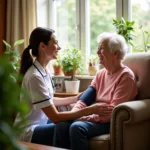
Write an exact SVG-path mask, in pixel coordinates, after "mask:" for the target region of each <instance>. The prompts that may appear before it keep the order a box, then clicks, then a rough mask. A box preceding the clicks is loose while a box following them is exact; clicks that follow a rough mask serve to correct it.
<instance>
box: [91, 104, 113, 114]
mask: <svg viewBox="0 0 150 150" xmlns="http://www.w3.org/2000/svg"><path fill="white" fill-rule="evenodd" d="M92 107H93V113H94V114H98V115H101V116H102V115H103V116H109V115H110V114H111V113H112V110H113V108H114V107H113V106H110V105H108V104H100V103H95V104H93V105H92Z"/></svg>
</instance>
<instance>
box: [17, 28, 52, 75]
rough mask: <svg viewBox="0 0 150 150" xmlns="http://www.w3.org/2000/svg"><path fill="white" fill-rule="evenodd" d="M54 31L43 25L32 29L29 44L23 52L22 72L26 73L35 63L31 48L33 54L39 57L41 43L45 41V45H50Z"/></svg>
mask: <svg viewBox="0 0 150 150" xmlns="http://www.w3.org/2000/svg"><path fill="white" fill-rule="evenodd" d="M52 33H54V30H52V29H46V28H41V27H37V28H35V29H34V30H33V31H32V33H31V35H30V39H29V46H28V47H27V48H26V49H25V50H24V51H23V53H22V57H21V66H20V74H22V75H24V74H25V73H26V72H27V70H28V69H29V67H30V66H31V65H32V63H33V58H32V56H31V55H30V49H31V50H32V51H31V52H32V55H33V56H34V57H37V56H38V50H39V44H40V43H41V42H43V43H44V44H45V45H48V42H49V40H50V39H51V35H52Z"/></svg>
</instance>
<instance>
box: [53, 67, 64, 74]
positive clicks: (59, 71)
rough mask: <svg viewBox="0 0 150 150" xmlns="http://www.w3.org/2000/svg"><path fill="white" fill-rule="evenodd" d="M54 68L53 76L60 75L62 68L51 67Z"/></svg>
mask: <svg viewBox="0 0 150 150" xmlns="http://www.w3.org/2000/svg"><path fill="white" fill-rule="evenodd" d="M53 68H54V75H62V74H63V72H62V67H61V66H53Z"/></svg>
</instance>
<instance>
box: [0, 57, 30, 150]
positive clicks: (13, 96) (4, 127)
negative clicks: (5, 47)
mask: <svg viewBox="0 0 150 150" xmlns="http://www.w3.org/2000/svg"><path fill="white" fill-rule="evenodd" d="M8 60H9V58H7V56H6V55H4V56H3V58H2V57H1V58H0V83H1V85H0V95H1V100H0V149H2V150H5V149H7V150H22V149H24V147H23V146H21V145H20V144H18V141H17V136H19V134H20V133H21V132H22V130H21V129H20V128H19V126H20V125H23V124H24V123H25V114H26V112H27V111H28V106H27V104H25V103H23V102H20V101H19V97H20V90H21V88H20V86H19V85H18V84H17V83H16V82H15V81H14V80H12V78H11V73H12V65H11V63H10V62H9V61H8ZM18 112H19V114H20V116H21V120H22V121H21V122H20V123H19V124H17V125H16V126H14V125H13V123H14V119H15V116H16V114H17V113H18Z"/></svg>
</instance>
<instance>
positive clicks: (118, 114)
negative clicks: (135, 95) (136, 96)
mask: <svg viewBox="0 0 150 150" xmlns="http://www.w3.org/2000/svg"><path fill="white" fill-rule="evenodd" d="M139 124H140V125H141V126H139ZM148 125H150V99H145V100H138V101H132V102H126V103H122V104H119V105H118V106H116V107H115V109H114V111H113V113H112V119H111V129H110V138H111V140H110V141H111V150H130V149H132V150H134V149H135V150H139V149H140V148H141V147H140V146H139V145H142V146H143V145H145V147H147V146H148V145H146V144H145V143H146V142H147V141H144V140H145V139H148V138H147V137H145V136H149V135H148V133H147V134H143V135H142V137H141V138H144V139H142V140H141V141H140V140H139V143H137V142H138V139H137V138H136V135H138V134H141V133H143V132H145V131H146V129H147V127H148ZM131 141H132V142H131ZM143 141H144V143H142V142H143ZM134 142H136V143H134ZM147 144H148V143H147ZM143 148H144V147H142V149H143Z"/></svg>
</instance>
